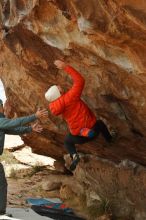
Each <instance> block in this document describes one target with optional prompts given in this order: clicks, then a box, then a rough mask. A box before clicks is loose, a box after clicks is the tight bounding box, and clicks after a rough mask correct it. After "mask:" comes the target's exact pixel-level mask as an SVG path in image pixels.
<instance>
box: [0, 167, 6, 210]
mask: <svg viewBox="0 0 146 220" xmlns="http://www.w3.org/2000/svg"><path fill="white" fill-rule="evenodd" d="M6 206H7V180H6V177H5V171H4V168H3V165H2V164H1V163H0V214H4V213H5V212H6Z"/></svg>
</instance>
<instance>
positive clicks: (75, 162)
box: [70, 154, 80, 171]
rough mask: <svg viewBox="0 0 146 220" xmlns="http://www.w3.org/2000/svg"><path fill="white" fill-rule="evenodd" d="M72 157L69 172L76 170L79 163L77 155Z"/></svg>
mask: <svg viewBox="0 0 146 220" xmlns="http://www.w3.org/2000/svg"><path fill="white" fill-rule="evenodd" d="M72 157H73V160H72V163H71V165H70V171H74V170H75V169H76V166H77V164H78V163H79V161H80V157H79V155H78V154H73V156H72Z"/></svg>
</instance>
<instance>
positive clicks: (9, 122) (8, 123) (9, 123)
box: [0, 114, 37, 130]
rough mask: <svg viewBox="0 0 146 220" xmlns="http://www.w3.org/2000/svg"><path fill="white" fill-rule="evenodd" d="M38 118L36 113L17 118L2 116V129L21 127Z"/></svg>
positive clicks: (0, 122) (0, 123)
mask: <svg viewBox="0 0 146 220" xmlns="http://www.w3.org/2000/svg"><path fill="white" fill-rule="evenodd" d="M36 119H37V118H36V116H35V114H33V115H30V116H26V117H20V118H16V119H8V118H0V129H2V130H9V129H11V128H15V127H21V126H23V125H24V124H27V123H29V122H33V121H35V120H36Z"/></svg>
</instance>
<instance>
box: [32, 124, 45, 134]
mask: <svg viewBox="0 0 146 220" xmlns="http://www.w3.org/2000/svg"><path fill="white" fill-rule="evenodd" d="M31 128H32V131H35V132H37V133H41V132H42V131H43V127H42V126H41V125H40V124H39V123H38V122H36V123H35V124H33V125H32V126H31Z"/></svg>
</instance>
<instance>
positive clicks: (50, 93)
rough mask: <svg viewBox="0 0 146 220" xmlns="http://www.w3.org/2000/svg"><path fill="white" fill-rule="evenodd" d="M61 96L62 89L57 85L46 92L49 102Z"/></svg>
mask: <svg viewBox="0 0 146 220" xmlns="http://www.w3.org/2000/svg"><path fill="white" fill-rule="evenodd" d="M60 96H61V94H60V91H59V89H58V87H57V86H56V85H54V86H51V87H50V88H49V89H48V91H47V92H46V93H45V98H46V100H47V101H49V102H53V101H54V100H56V99H58V98H59V97H60Z"/></svg>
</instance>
